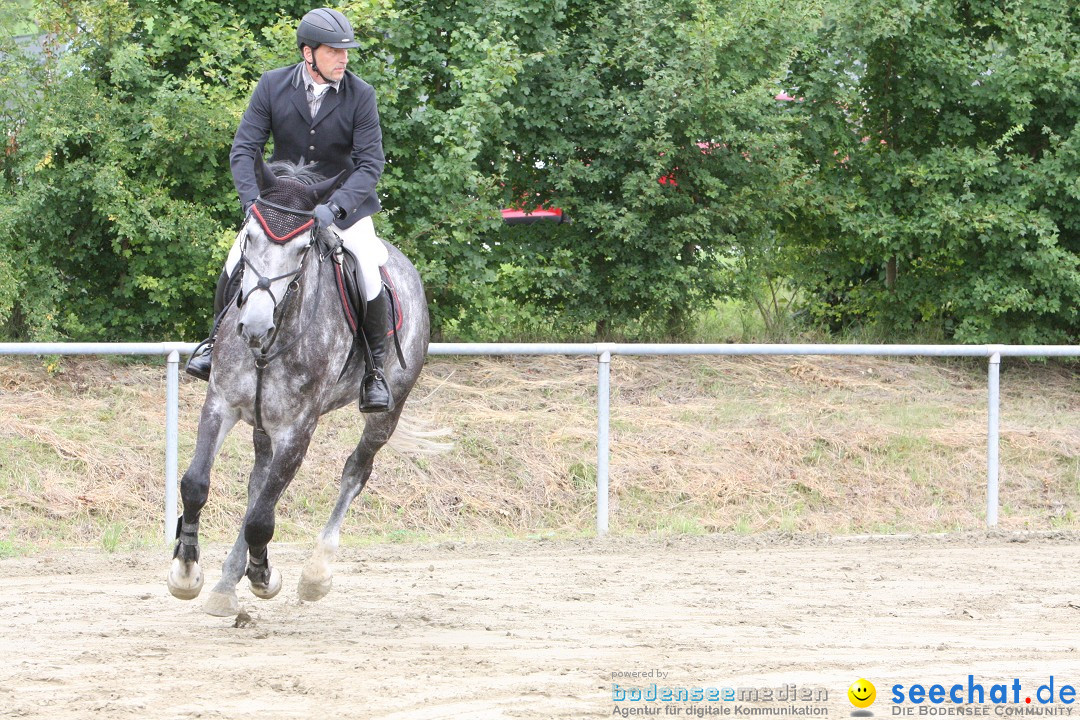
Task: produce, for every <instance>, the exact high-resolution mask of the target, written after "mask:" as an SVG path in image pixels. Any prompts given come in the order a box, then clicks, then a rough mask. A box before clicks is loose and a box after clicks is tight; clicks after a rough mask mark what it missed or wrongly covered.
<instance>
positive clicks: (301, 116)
mask: <svg viewBox="0 0 1080 720" xmlns="http://www.w3.org/2000/svg"><path fill="white" fill-rule="evenodd" d="M296 44H297V46H298V48H299V50H300V54H301V55H302V56H303V60H302V61H301V62H299V63H297V64H296V65H289V66H287V67H283V68H278V69H276V70H271V71H269V72H267V73H265V74H263V76H262V77H261V78H259V83H258V85H257V86H256V87H255V92H254V93H253V94H252V96H251V101H250V102H249V104H248V108H247V110H246V111H245V112H244V116H243V118H242V119H241V121H240V126H239V127H238V128H237V130H236V137H235V139H234V140H233V145H232V151H231V153H230V154H229V161H230V164H231V166H232V175H233V183H234V184H235V185H236V191H237V193H239V196H240V202H241V204H242V205H243V208H244V213H245V214H247V213H248V211H249V209H250V208H251V205H252V204H253V203H254V202H255V199H256V198H257V197H258V195H259V190H258V187H257V186H256V179H255V160H256V158H257V157H260V156H261V155H262V152H263V147H264V146H265V145H266V141H267V139H269V137H270V136H271V135H273V138H274V155H273V157H272V158H271V159H272V160H288V161H290V162H294V163H300V164H303V163H305V162H306V163H314V170H315V171H316V172H318V173H320V174H321V175H323V176H325V177H333V176H334V175H337V174H338V173H339V172H341V171H342V170H350V171H351V174H350V175H349V176H348V179H347V180H346V181H345V183H344V184H343V185H342V186H341V187H340V188H338V189H337V190H336V191H335V192H334V193H333V194H332V195H331V196H330V197H329V198H328V199H327V200H326V202H324V203H322V204H320V205H318V206H317V207H316V208H315V210H314V219H315V223H316V225H318V226H319V227H323V228H331V229H332V230H333V231H334V232H336V233H337V234H338V235H340V236H341V239H342V242H343V245H344V246H345V248H346V249H347V250H349V251H350V252H351V253H352V254H353V255H354V256H355V257H356V259H357V262H358V263H359V265H360V271H361V274H362V277H363V281H364V283H363V284H364V294H365V299H366V300H367V313H366V314H365V316H364V323H363V335H364V339H365V341H366V342H367V344H368V347H369V348H370V351H371V352H370V357H371V358H372V360H373V362H372V363H370V365H369V367H368V368H367V370H366V372H365V374H364V377H363V380H362V382H361V391H360V410H361V412H386V411H389V410H392V409H393V407H394V398H393V396H392V394H391V392H390V388H389V386H388V384H387V382H386V378H385V376H384V374H383V369H382V368H383V361H384V359H385V358H386V348H387V342H388V340H387V336H388V333H389V323H390V302H389V299H388V297H387V291H385V290H383V283H382V278H381V277H380V273H379V268H380V266H381V265H383V264H384V263H386V261H387V257H388V256H387V250H386V247H385V246H384V245H383V243H382V241H381V240H379V238H378V237H377V236H376V235H375V226H374V224H373V223H372V220H371V216H372V215H373V214H375V213H377V212H378V211H379V210H380V209H381V208H382V206H381V205H380V203H379V197H378V195H377V194H376V192H375V186H376V184H377V183H378V181H379V177H380V176H381V175H382V170H383V163H384V157H383V149H382V129H381V127H380V126H379V111H378V107H377V105H376V101H375V90H374V89H373V88H372V87H371V85H369V84H368V83H366V82H364V81H363V80H361V79H360V78H359V77H357V76H356V75H354V74H353V73H351V72H349V71H348V70H346V65H347V64H348V62H349V49H350V48H358V47H360V45H359V43H357V42H356V40H355V37H354V35H353V29H352V25H351V24H350V23H349V21H348V19H347V18H346V17H345V16H344V15H342V14H341V13H340V12H338V11H337V10H331V9H329V8H318V9H316V10H312V11H311V12H309V13H307V14H306V15H304V17H303V19H301V21H300V25H299V26H298V27H297V29H296ZM240 244H241V243H240V241H239V239H238V240H237V242H236V243H235V244H234V246H233V248H232V250H231V251H230V253H229V257H228V259H227V260H226V262H225V270H224V271H223V272H222V273H221V277H220V278H218V284H217V289H216V292H215V293H214V315H215V317H217V316H218V315H219V314H220V313H221V310H222V308H223V307H224V303H225V301H226V299H227V294H228V290H227V288H228V287H229V280H230V278H231V277H232V276H233V274H234V273H235V272H236V267H237V264H238V263H239V260H240ZM213 341H214V338H213V337H211V338H209V339H208V341H207V343H206V345H205V348H206V349H205V351H204V352H202V353H199V354H196V355H194V356H193V357H192V358H191V360H190V361H189V362H188V365H187V372H188V373H189V374H191V375H194V376H195V377H198V378H201V379H203V380H208V379H209V377H210V362H211V350H212V348H213Z"/></svg>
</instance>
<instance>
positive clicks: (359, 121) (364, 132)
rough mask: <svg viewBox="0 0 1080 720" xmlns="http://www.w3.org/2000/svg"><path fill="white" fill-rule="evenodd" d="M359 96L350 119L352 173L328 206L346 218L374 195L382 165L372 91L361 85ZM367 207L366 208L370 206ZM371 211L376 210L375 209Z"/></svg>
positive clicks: (377, 113) (380, 137)
mask: <svg viewBox="0 0 1080 720" xmlns="http://www.w3.org/2000/svg"><path fill="white" fill-rule="evenodd" d="M361 92H362V93H363V95H362V97H361V99H360V102H359V103H358V106H357V110H356V113H355V115H354V116H353V130H352V132H353V140H352V163H353V167H354V168H355V169H354V170H353V172H352V174H351V175H350V176H349V178H348V180H346V181H345V184H344V185H342V186H341V187H340V188H338V189H337V190H336V191H335V192H334V194H333V196H332V197H331V202H333V203H335V204H336V205H338V206H340V207H341V208H342V210H344V211H345V212H346V213H347V214H349V215H351V214H352V213H354V212H355V211H356V210H357V208H359V207H360V205H361V203H363V202H364V200H365V199H367V198H369V197H371V196H373V195H375V185H376V184H377V183H378V182H379V178H380V177H381V176H382V171H383V164H384V163H385V157H384V156H383V147H382V128H381V127H380V125H379V109H378V106H377V104H376V101H375V90H374V89H373V88H372V87H371V86H370V85H367V84H364V85H361ZM367 205H368V207H370V205H371V204H370V202H369V203H367ZM375 209H378V206H377V205H376V206H375Z"/></svg>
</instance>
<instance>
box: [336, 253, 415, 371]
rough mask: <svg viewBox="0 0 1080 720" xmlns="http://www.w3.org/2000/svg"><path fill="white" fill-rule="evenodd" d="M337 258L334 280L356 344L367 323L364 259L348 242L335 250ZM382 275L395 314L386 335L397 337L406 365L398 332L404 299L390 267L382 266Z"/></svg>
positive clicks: (396, 341) (399, 350) (395, 347)
mask: <svg viewBox="0 0 1080 720" xmlns="http://www.w3.org/2000/svg"><path fill="white" fill-rule="evenodd" d="M333 258H334V280H335V284H336V285H337V289H338V298H339V299H340V300H341V311H342V313H344V315H345V322H347V323H348V325H349V329H350V330H351V331H352V334H353V338H354V346H355V341H359V342H360V343H363V338H361V337H360V335H361V332H362V329H363V325H364V316H365V315H366V314H367V300H366V298H367V293H366V292H364V290H365V288H364V276H363V274H362V273H361V271H360V262H359V261H358V260H357V259H356V256H354V255H353V254H352V253H351V252H349V250H348V249H347V248H346V247H345V246H344V245H342V246H340V247H339V248H338V249H337V250H336V251H335V252H334V256H333ZM379 274H380V275H381V276H382V283H383V289H384V291H386V292H389V295H390V312H391V313H392V314H393V322H392V323H391V324H390V329H389V330H388V331H387V333H386V334H387V335H388V336H393V338H394V349H395V350H396V351H397V356H398V362H400V363H401V367H405V357H404V354H403V353H402V351H401V343H400V342H399V340H398V331H399V330H401V326H402V324H403V323H404V320H405V318H404V315H403V313H402V311H401V301H400V298H399V297H398V292H397V288H396V287H394V281H393V280H392V279H391V278H390V274H389V273H388V272H386V268H385V267H380V268H379Z"/></svg>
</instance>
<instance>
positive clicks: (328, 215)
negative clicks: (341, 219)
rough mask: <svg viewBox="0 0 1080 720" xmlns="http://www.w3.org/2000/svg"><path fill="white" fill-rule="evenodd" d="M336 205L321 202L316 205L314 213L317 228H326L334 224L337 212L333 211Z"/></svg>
mask: <svg viewBox="0 0 1080 720" xmlns="http://www.w3.org/2000/svg"><path fill="white" fill-rule="evenodd" d="M335 208H336V206H333V205H328V204H323V205H316V206H315V210H314V214H315V226H316V227H318V228H328V227H330V226H331V225H333V224H334V222H336V221H337V219H338V213H337V212H336V211H335Z"/></svg>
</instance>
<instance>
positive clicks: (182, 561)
mask: <svg viewBox="0 0 1080 720" xmlns="http://www.w3.org/2000/svg"><path fill="white" fill-rule="evenodd" d="M239 419H240V416H239V413H236V412H234V411H230V410H229V408H228V407H226V406H225V404H224V403H223V402H222V401H221V399H220V398H218V397H217V396H216V395H215V394H213V393H212V392H211V393H208V394H207V398H206V402H205V403H204V404H203V409H202V416H201V417H200V418H199V433H198V437H197V439H196V441H195V456H194V457H193V458H192V461H191V465H189V466H188V469H187V472H185V473H184V477H183V478H182V479H181V481H180V497H181V498H182V499H183V501H184V513H183V515H181V517H180V521H179V523H178V525H179V527H178V528H177V538H176V548H175V549H174V550H173V561H172V565H171V567H170V568H169V575H168V578H167V579H166V582H167V584H168V586H169V592H170V593H172V594H173V596H174V597H178V598H180V599H181V600H192V599H194V598H195V597H197V596H198V595H199V591H200V590H202V586H203V574H202V569H201V568H200V567H199V513H200V512H202V508H203V505H205V504H206V498H207V496H208V495H209V494H210V469H211V468H212V467H213V465H214V458H215V457H217V454H218V451H219V450H220V449H221V444H222V443H223V442H224V441H225V436H226V435H228V434H229V431H230V430H232V427H233V425H235V424H236V422H237V420H239Z"/></svg>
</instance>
